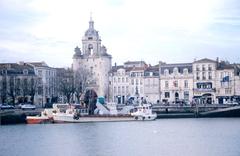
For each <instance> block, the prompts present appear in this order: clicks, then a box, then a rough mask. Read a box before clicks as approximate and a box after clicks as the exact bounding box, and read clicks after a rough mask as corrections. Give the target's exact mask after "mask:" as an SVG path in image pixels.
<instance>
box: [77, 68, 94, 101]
mask: <svg viewBox="0 0 240 156" xmlns="http://www.w3.org/2000/svg"><path fill="white" fill-rule="evenodd" d="M90 81H91V73H90V72H89V71H88V70H86V69H83V68H82V69H80V70H78V71H76V72H75V73H74V87H75V95H76V98H77V103H80V98H81V96H82V94H83V93H85V92H86V89H87V87H88V84H89V82H90Z"/></svg>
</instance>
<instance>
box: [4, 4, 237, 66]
mask: <svg viewBox="0 0 240 156" xmlns="http://www.w3.org/2000/svg"><path fill="white" fill-rule="evenodd" d="M90 13H92V18H93V20H94V26H95V29H96V30H98V31H99V34H100V36H101V39H102V44H103V45H105V46H106V48H107V51H108V53H109V54H111V55H112V57H113V58H112V63H113V64H114V63H115V62H116V63H117V64H119V65H120V64H123V63H124V62H126V61H138V60H139V61H140V60H143V61H145V62H146V63H147V64H152V65H155V64H157V63H158V62H159V61H164V62H167V63H184V62H193V60H194V59H201V58H210V59H214V60H215V59H216V58H217V57H219V58H220V59H221V60H228V61H230V62H231V63H234V62H235V63H240V1H239V0H181V1H180V0H51V1H49V0H21V1H19V0H1V1H0V62H19V61H26V62H30V61H31V62H33V61H45V62H46V63H47V64H48V65H49V66H52V67H70V66H71V64H72V56H73V54H74V48H75V47H76V46H79V47H80V48H81V47H82V43H81V42H82V41H81V40H82V37H83V35H84V32H85V31H86V30H87V29H88V22H89V20H90Z"/></svg>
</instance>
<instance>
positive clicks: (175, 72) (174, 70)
mask: <svg viewBox="0 0 240 156" xmlns="http://www.w3.org/2000/svg"><path fill="white" fill-rule="evenodd" d="M173 73H174V74H175V75H176V74H177V73H178V68H177V67H175V68H174V69H173Z"/></svg>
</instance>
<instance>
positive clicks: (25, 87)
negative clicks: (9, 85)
mask: <svg viewBox="0 0 240 156" xmlns="http://www.w3.org/2000/svg"><path fill="white" fill-rule="evenodd" d="M21 89H22V96H23V102H28V100H27V96H28V95H29V82H28V79H27V78H24V79H23V81H22V83H21Z"/></svg>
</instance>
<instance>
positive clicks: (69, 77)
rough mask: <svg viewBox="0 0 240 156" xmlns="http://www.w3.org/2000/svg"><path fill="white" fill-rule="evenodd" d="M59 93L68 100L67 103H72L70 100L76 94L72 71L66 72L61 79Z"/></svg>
mask: <svg viewBox="0 0 240 156" xmlns="http://www.w3.org/2000/svg"><path fill="white" fill-rule="evenodd" d="M59 91H60V92H61V93H62V94H63V96H65V97H66V98H67V102H68V103H70V99H71V97H72V95H73V94H74V92H75V88H74V75H73V71H72V70H71V69H67V70H65V72H64V73H63V75H62V76H61V78H59Z"/></svg>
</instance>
